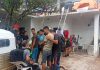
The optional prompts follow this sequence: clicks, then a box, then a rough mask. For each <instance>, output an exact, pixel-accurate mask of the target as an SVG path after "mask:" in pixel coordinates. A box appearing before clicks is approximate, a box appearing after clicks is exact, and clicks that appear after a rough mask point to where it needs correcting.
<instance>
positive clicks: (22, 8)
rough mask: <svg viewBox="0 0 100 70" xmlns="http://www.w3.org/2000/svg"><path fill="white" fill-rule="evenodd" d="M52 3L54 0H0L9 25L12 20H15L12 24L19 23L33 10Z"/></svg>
mask: <svg viewBox="0 0 100 70" xmlns="http://www.w3.org/2000/svg"><path fill="white" fill-rule="evenodd" d="M54 1H55V0H1V1H0V6H1V7H2V8H3V9H4V10H5V11H6V12H7V14H8V19H9V23H10V24H12V23H13V19H16V20H15V21H14V22H21V21H22V20H23V18H24V17H25V16H27V15H29V14H32V13H33V12H34V9H36V8H38V7H41V8H43V7H44V6H46V5H48V6H49V5H52V4H53V2H54ZM23 4H24V5H23ZM32 10H33V11H32Z"/></svg>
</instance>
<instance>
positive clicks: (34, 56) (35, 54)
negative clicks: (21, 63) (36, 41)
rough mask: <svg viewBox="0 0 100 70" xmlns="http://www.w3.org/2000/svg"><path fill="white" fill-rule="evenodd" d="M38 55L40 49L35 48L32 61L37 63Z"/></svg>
mask: <svg viewBox="0 0 100 70" xmlns="http://www.w3.org/2000/svg"><path fill="white" fill-rule="evenodd" d="M37 55H38V47H36V48H34V49H33V51H32V60H33V61H34V62H36V59H37Z"/></svg>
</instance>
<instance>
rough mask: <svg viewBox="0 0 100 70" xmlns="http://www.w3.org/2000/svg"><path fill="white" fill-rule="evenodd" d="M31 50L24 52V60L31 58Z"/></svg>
mask: <svg viewBox="0 0 100 70" xmlns="http://www.w3.org/2000/svg"><path fill="white" fill-rule="evenodd" d="M30 53H31V52H30V50H29V49H25V50H24V54H23V57H24V60H26V56H29V57H30Z"/></svg>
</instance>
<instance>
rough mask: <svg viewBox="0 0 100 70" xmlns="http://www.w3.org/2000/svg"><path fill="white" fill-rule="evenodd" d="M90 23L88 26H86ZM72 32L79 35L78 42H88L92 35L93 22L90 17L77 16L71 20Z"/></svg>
mask: <svg viewBox="0 0 100 70" xmlns="http://www.w3.org/2000/svg"><path fill="white" fill-rule="evenodd" d="M88 24H90V26H88ZM72 33H73V34H75V35H79V36H80V37H81V38H82V39H79V44H80V45H84V44H90V43H91V42H92V40H93V37H94V36H93V35H94V24H93V20H92V19H87V18H78V19H75V20H73V22H72Z"/></svg>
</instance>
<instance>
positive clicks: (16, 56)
mask: <svg viewBox="0 0 100 70" xmlns="http://www.w3.org/2000/svg"><path fill="white" fill-rule="evenodd" d="M25 49H28V48H25ZM25 49H15V50H12V51H11V52H10V61H11V62H16V61H24V50H25ZM28 50H30V49H28Z"/></svg>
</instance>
